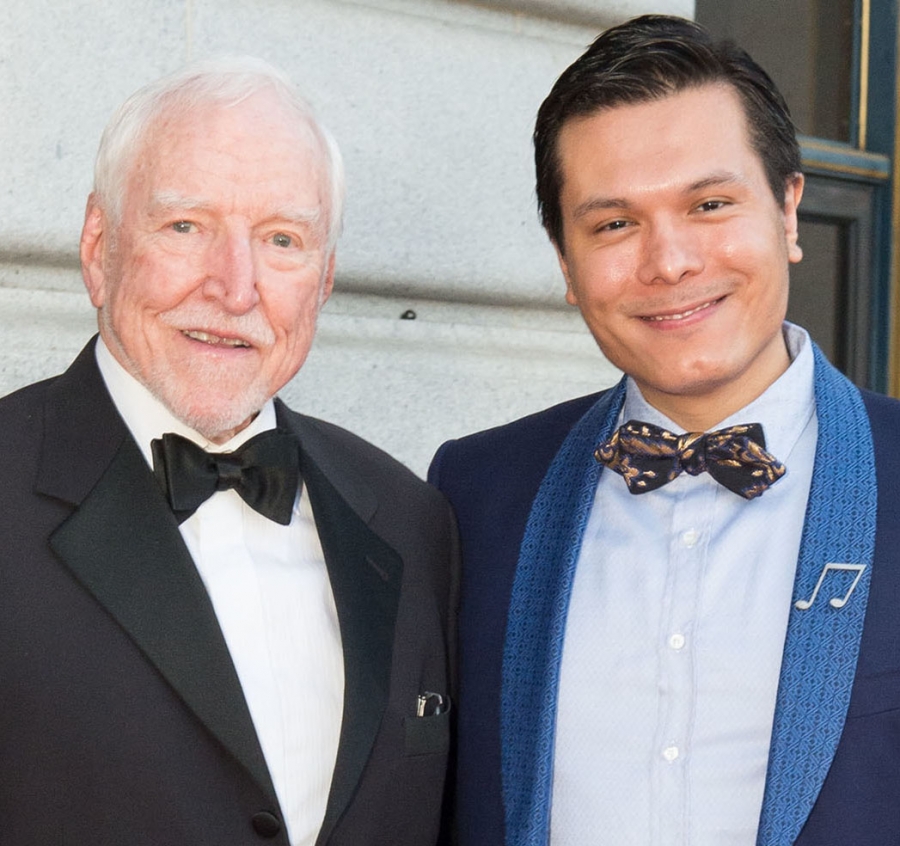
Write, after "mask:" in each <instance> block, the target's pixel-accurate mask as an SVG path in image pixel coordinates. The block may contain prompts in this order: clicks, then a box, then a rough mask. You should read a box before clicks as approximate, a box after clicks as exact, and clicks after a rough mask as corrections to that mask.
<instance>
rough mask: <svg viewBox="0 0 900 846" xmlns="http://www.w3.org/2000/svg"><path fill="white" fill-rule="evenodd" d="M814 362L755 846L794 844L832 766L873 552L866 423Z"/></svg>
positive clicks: (833, 375) (820, 361)
mask: <svg viewBox="0 0 900 846" xmlns="http://www.w3.org/2000/svg"><path fill="white" fill-rule="evenodd" d="M815 352H816V377H815V380H816V381H815V389H816V390H815V393H816V414H817V417H818V423H819V434H818V441H817V445H816V457H815V468H814V472H813V481H812V486H811V489H810V495H809V502H808V505H807V511H806V522H805V525H804V529H803V536H802V540H801V546H800V556H799V560H798V564H797V574H796V577H795V584H794V595H793V599H792V605H791V610H790V617H789V619H788V628H787V636H786V640H785V647H784V656H783V659H782V667H781V678H780V680H779V687H778V698H777V705H776V710H775V721H774V726H773V730H772V745H771V749H770V752H769V768H768V773H767V779H766V790H765V797H764V800H763V807H762V814H761V818H760V828H759V837H758V840H757V844H758V846H783V845H784V844H790V843H793V842H794V841H795V840H796V838H797V836H798V835H799V833H800V830H801V829H802V827H803V824H804V823H805V822H806V819H807V817H808V816H809V813H810V811H811V810H812V807H813V804H814V803H815V801H816V798H817V797H818V795H819V791H820V790H821V787H822V783H823V782H824V780H825V776H826V775H827V773H828V769H829V767H830V766H831V761H832V759H833V758H834V753H835V750H836V749H837V745H838V741H839V740H840V736H841V732H842V731H843V727H844V721H845V719H846V715H847V708H848V706H849V702H850V692H851V688H852V686H853V679H854V675H855V672H856V660H857V657H858V654H859V642H860V637H861V635H862V628H863V622H864V618H865V611H866V602H867V599H868V590H869V582H870V579H871V570H872V560H873V553H874V547H875V520H876V506H877V491H876V485H875V468H874V459H873V447H872V436H871V430H870V426H869V419H868V415H867V414H866V411H865V407H864V406H863V402H862V398H861V397H860V394H859V391H858V390H857V389H856V388H855V387H854V386H853V385H852V384H851V383H850V382H849V381H848V380H847V379H845V378H844V377H843V376H841V375H840V374H839V373H838V372H837V371H836V370H834V368H832V367H831V365H830V364H828V362H827V361H826V360H825V358H824V356H822V354H821V352H819V350H818V349H816V351H815ZM833 565H840V566H833Z"/></svg>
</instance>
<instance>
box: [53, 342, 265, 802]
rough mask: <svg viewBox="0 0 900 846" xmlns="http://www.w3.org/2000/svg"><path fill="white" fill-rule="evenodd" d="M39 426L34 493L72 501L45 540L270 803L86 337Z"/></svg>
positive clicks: (201, 592) (230, 680) (198, 602)
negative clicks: (40, 448)
mask: <svg viewBox="0 0 900 846" xmlns="http://www.w3.org/2000/svg"><path fill="white" fill-rule="evenodd" d="M45 428H46V437H45V446H44V451H43V455H42V462H43V463H42V469H41V471H40V473H39V478H38V488H39V491H40V492H42V493H45V494H48V495H50V496H55V497H57V498H60V499H64V500H67V501H69V502H71V503H72V504H73V505H75V506H76V508H75V510H74V511H73V513H72V514H71V515H70V516H69V518H68V519H67V520H65V521H64V522H63V523H62V524H61V525H60V526H59V527H58V528H57V529H56V531H55V532H54V533H53V534H52V535H51V538H50V545H51V548H52V549H53V550H54V552H56V554H57V555H58V556H59V558H60V559H61V560H62V561H63V562H64V564H65V565H66V566H67V567H68V568H69V569H70V570H71V571H72V573H73V574H74V575H75V576H76V578H77V579H78V580H79V581H80V582H81V584H82V585H83V586H84V587H85V588H86V589H87V590H88V591H89V592H90V593H91V594H92V595H93V596H94V597H95V599H96V600H97V601H98V602H99V603H100V605H102V606H103V607H104V608H105V609H106V611H107V612H108V613H109V614H110V615H111V616H112V617H113V618H114V619H115V620H116V622H117V623H118V624H119V625H120V626H121V627H122V628H123V629H124V630H125V631H126V632H127V633H128V635H129V636H130V637H131V639H132V640H133V641H134V642H135V643H136V644H137V646H138V647H139V648H140V649H141V651H142V652H143V653H144V655H145V656H146V658H147V659H148V660H149V661H150V662H151V663H152V664H153V665H154V666H155V667H156V668H157V670H158V671H159V672H160V673H161V675H162V676H163V677H164V678H165V679H166V681H167V682H168V683H169V684H170V685H171V686H172V688H174V690H175V691H176V692H177V693H178V695H179V696H180V697H181V698H182V700H183V701H184V702H185V704H186V705H187V706H188V707H189V708H190V709H191V710H192V711H193V712H194V714H195V715H196V716H197V718H198V719H199V720H200V722H201V723H203V724H204V725H205V726H206V728H207V729H208V730H209V731H210V732H211V733H212V734H213V735H214V736H215V737H216V738H217V739H218V740H219V742H220V743H221V744H222V745H223V746H224V747H225V749H227V750H228V752H229V753H230V754H231V755H232V756H233V757H234V758H235V759H236V760H237V761H238V762H239V763H240V764H242V765H243V766H244V767H245V768H246V770H247V771H248V772H249V773H250V775H251V776H252V777H253V778H254V779H255V780H256V781H257V782H258V784H259V785H260V786H261V787H262V788H263V789H264V790H265V791H266V792H267V794H268V795H269V796H270V797H271V798H272V802H273V805H274V806H277V803H276V800H275V794H274V790H273V787H272V783H271V779H270V777H269V773H268V769H267V768H266V764H265V760H264V758H263V756H262V752H261V750H260V747H259V743H258V741H257V738H256V733H255V731H254V729H253V723H252V720H251V718H250V714H249V711H248V709H247V706H246V703H245V700H244V696H243V692H242V690H241V686H240V683H239V681H238V678H237V674H236V672H235V670H234V666H233V664H232V662H231V657H230V655H229V653H228V649H227V647H226V645H225V641H224V639H223V637H222V633H221V630H220V628H219V625H218V622H217V620H216V616H215V612H214V610H213V608H212V604H211V603H210V600H209V597H208V595H207V593H206V590H205V588H204V586H203V583H202V581H201V579H200V576H199V575H198V573H197V570H196V568H195V567H194V564H193V561H192V559H191V557H190V554H189V553H188V550H187V548H186V546H185V545H184V542H183V541H182V538H181V535H180V533H179V531H178V527H177V524H176V522H175V519H174V517H173V516H172V514H171V512H170V511H169V509H168V507H167V506H166V504H165V500H164V498H163V495H162V492H161V491H160V490H159V488H158V486H157V484H156V482H155V480H154V478H153V475H152V473H151V471H150V469H149V467H148V466H147V464H146V462H145V461H144V458H143V456H142V455H141V453H140V451H139V449H138V447H137V445H136V444H135V443H134V441H133V439H132V438H131V436H130V435H129V434H128V432H127V430H126V428H125V426H124V423H123V422H122V420H121V418H119V416H118V414H117V413H116V411H115V408H114V406H113V404H112V402H111V400H110V398H109V396H108V394H107V393H106V390H105V387H104V386H103V383H102V380H101V378H100V376H99V373H98V371H97V369H96V365H95V363H94V358H93V345H92V344H91V345H89V347H88V348H87V349H86V350H85V351H84V352H83V353H82V355H81V356H80V357H79V359H78V360H76V362H75V363H74V364H73V365H72V367H71V368H70V369H69V371H67V373H66V374H64V375H63V376H61V377H60V378H59V380H58V381H57V384H55V385H54V387H53V390H52V392H51V395H50V397H49V399H48V404H47V409H46V417H45ZM82 435H83V437H82Z"/></svg>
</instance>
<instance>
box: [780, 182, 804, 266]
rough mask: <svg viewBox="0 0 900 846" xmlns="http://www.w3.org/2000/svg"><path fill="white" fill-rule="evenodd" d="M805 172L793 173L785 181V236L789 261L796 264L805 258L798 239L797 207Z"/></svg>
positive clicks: (801, 194) (801, 193)
mask: <svg viewBox="0 0 900 846" xmlns="http://www.w3.org/2000/svg"><path fill="white" fill-rule="evenodd" d="M803 184H804V179H803V174H802V173H792V174H791V175H790V176H789V177H788V178H787V179H786V180H785V183H784V236H785V238H786V239H787V249H788V261H790V262H793V263H794V264H796V263H797V262H798V261H800V259H802V258H803V250H802V249H801V248H800V244H799V243H798V241H797V238H798V232H797V225H798V221H797V207H798V206H799V205H800V198H801V197H802V196H803Z"/></svg>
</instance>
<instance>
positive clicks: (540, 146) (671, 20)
mask: <svg viewBox="0 0 900 846" xmlns="http://www.w3.org/2000/svg"><path fill="white" fill-rule="evenodd" d="M717 82H719V83H725V84H727V85H730V86H731V87H732V88H733V89H734V90H735V91H736V92H737V94H738V95H739V97H740V99H741V103H742V105H743V108H744V114H745V115H746V118H747V127H748V130H749V133H750V143H751V145H752V146H753V149H754V150H755V151H756V152H757V153H758V154H759V157H760V159H761V160H762V164H763V168H764V169H765V172H766V179H767V180H768V182H769V185H770V187H771V188H772V193H773V194H774V195H775V199H776V200H777V201H778V204H779V205H781V204H782V203H783V202H784V190H785V184H786V182H787V180H788V178H789V177H790V176H791V175H792V174H794V173H798V172H799V171H800V148H799V145H798V144H797V136H796V132H795V130H794V125H793V123H792V122H791V116H790V111H789V110H788V107H787V104H786V103H785V101H784V98H783V97H782V96H781V94H780V93H779V91H778V89H777V88H776V87H775V83H773V82H772V80H771V79H770V78H769V75H768V74H767V73H766V72H765V71H764V70H763V69H762V68H761V67H760V66H759V65H758V64H756V62H754V61H753V59H752V58H750V56H749V55H748V54H747V53H746V52H745V51H744V50H742V49H741V48H740V47H738V46H737V45H736V44H734V43H733V42H731V41H719V42H717V41H714V40H713V38H712V36H711V35H710V34H709V33H708V32H707V31H706V30H705V29H704V28H703V27H702V26H700V25H698V24H695V23H693V22H692V21H689V20H685V19H684V18H676V17H670V16H667V15H643V16H642V17H639V18H634V19H633V20H630V21H628V22H626V23H624V24H621V25H619V26H616V27H613V28H612V29H608V30H607V31H606V32H604V33H603V34H602V35H600V36H599V37H598V38H596V39H595V40H594V43H593V44H591V46H590V47H588V49H587V50H586V51H585V53H584V54H582V56H581V57H580V58H579V59H577V60H576V61H575V62H574V63H573V64H572V65H570V66H569V67H568V68H567V69H566V70H565V71H563V73H562V75H561V76H560V77H559V79H558V80H557V81H556V84H555V85H554V86H553V89H552V90H551V91H550V94H549V95H548V96H547V99H546V100H544V102H543V103H542V104H541V108H540V109H539V111H538V116H537V122H536V123H535V127H534V162H535V169H536V172H537V200H538V211H539V213H540V216H541V222H542V223H543V225H544V228H545V229H546V230H547V234H548V235H549V236H550V239H551V240H552V241H553V242H554V243H555V244H556V245H557V246H558V247H559V249H560V250H562V249H563V244H562V214H561V211H560V203H559V197H560V191H561V189H562V172H561V168H560V162H559V157H558V155H557V146H558V140H559V133H560V131H561V130H562V128H563V126H564V125H565V124H566V122H567V121H569V120H571V119H572V118H575V117H584V116H587V115H590V114H593V113H595V112H598V111H601V110H603V109H608V108H612V107H615V106H620V105H625V104H633V103H642V102H646V101H648V100H657V99H662V98H664V97H668V96H670V95H671V94H675V93H678V92H679V91H682V90H684V89H687V88H694V87H698V86H701V85H707V84H711V83H717Z"/></svg>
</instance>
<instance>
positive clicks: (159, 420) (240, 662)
mask: <svg viewBox="0 0 900 846" xmlns="http://www.w3.org/2000/svg"><path fill="white" fill-rule="evenodd" d="M97 364H98V366H99V368H100V373H101V374H102V376H103V379H104V381H105V383H106V386H107V389H108V390H109V392H110V394H111V395H112V398H113V402H114V403H115V404H116V408H117V409H118V411H119V414H120V415H121V416H122V417H123V419H124V420H125V423H126V425H127V426H128V428H129V429H130V431H131V434H132V435H133V437H134V439H135V440H136V441H137V444H138V446H139V447H140V449H141V452H142V453H143V455H144V458H145V459H146V460H147V463H148V464H149V465H150V466H151V467H152V466H153V458H152V452H151V448H150V442H151V441H152V440H153V439H154V438H158V437H160V436H162V435H163V434H164V433H166V432H175V433H177V434H179V435H182V436H184V437H186V438H189V439H190V440H192V441H194V442H195V443H197V444H199V445H200V446H201V447H203V448H204V449H206V450H208V451H209V452H229V451H232V450H234V449H236V448H237V447H239V446H240V445H241V444H242V443H244V442H245V441H247V440H249V439H250V438H252V437H253V436H254V435H258V434H259V433H260V432H264V431H266V430H268V429H274V428H275V425H276V421H275V408H274V404H273V403H272V401H271V400H270V401H269V402H268V403H266V405H265V406H264V407H263V409H262V410H261V411H260V413H259V415H258V416H257V417H256V418H255V419H254V420H253V422H252V423H251V424H250V425H249V426H248V427H247V428H246V429H244V430H243V431H241V432H239V433H238V434H237V435H235V437H234V438H232V439H231V440H230V441H228V443H225V444H222V445H217V444H213V443H210V442H209V441H208V440H206V439H205V438H204V437H203V436H202V435H199V434H198V433H197V432H195V431H193V430H192V429H190V428H188V427H187V426H185V424H183V423H182V422H181V421H179V420H178V419H176V418H175V417H174V416H173V415H172V414H171V412H169V410H168V409H167V408H166V407H165V406H163V404H162V403H160V402H159V400H157V399H156V398H155V397H154V396H153V395H152V394H151V393H150V392H149V391H148V390H147V389H146V388H145V387H144V386H143V385H142V384H141V383H139V382H138V381H137V380H136V379H134V377H132V376H131V375H130V374H129V373H128V372H127V371H125V369H124V368H123V367H122V366H121V365H120V364H119V363H118V362H117V361H116V360H115V359H114V358H113V356H112V354H111V353H110V352H109V350H108V349H107V348H106V346H105V345H104V344H103V342H102V340H98V343H97ZM180 530H181V536H182V537H183V538H184V542H185V544H186V545H187V548H188V550H189V551H190V553H191V557H192V558H193V560H194V563H195V565H196V567H197V570H198V572H199V573H200V576H201V578H202V579H203V583H204V584H205V586H206V590H207V592H208V593H209V596H210V599H211V600H212V604H213V607H214V609H215V612H216V617H217V618H218V621H219V626H220V628H221V629H222V633H223V635H224V637H225V642H226V643H227V645H228V650H229V652H230V653H231V659H232V661H233V662H234V666H235V669H236V670H237V674H238V678H239V679H240V682H241V687H242V688H243V691H244V697H245V699H246V701H247V705H248V707H249V710H250V714H251V716H252V718H253V724H254V726H255V728H256V733H257V736H258V737H259V742H260V745H261V747H262V751H263V754H264V755H265V759H266V764H267V765H268V768H269V773H270V774H271V776H272V781H273V783H274V785H275V791H276V793H277V795H278V801H279V803H280V804H281V809H282V813H283V816H284V823H285V825H286V827H287V831H288V834H289V838H290V842H291V844H292V846H313V844H314V843H315V841H316V837H317V835H318V833H319V829H320V827H321V825H322V820H323V818H324V816H325V806H326V803H327V800H328V791H329V789H330V787H331V777H332V774H333V771H334V763H335V759H336V756H337V747H338V738H339V735H340V729H341V714H342V710H343V703H344V659H343V652H342V650H341V637H340V630H339V627H338V617H337V610H336V608H335V604H334V596H333V594H332V591H331V583H330V581H329V579H328V572H327V570H326V568H325V560H324V556H323V554H322V547H321V544H320V543H319V536H318V533H317V531H316V526H315V522H314V520H313V515H312V510H311V508H310V505H309V498H308V497H306V496H304V495H303V488H302V486H301V490H300V492H299V495H298V499H297V501H296V502H295V504H294V513H293V517H292V519H291V523H290V525H288V526H281V525H279V524H278V523H275V522H273V521H272V520H268V519H267V518H265V517H263V516H262V515H261V514H258V513H257V512H256V511H254V510H253V509H252V508H250V507H249V506H248V505H247V504H246V503H245V502H244V501H243V500H242V499H241V498H240V496H238V494H237V493H235V491H233V490H227V491H219V492H216V493H215V494H213V495H212V496H211V497H210V498H209V499H208V500H207V501H206V502H205V503H203V505H201V506H200V508H198V509H197V511H196V512H195V513H194V514H193V515H191V517H189V518H188V519H187V520H185V521H184V522H183V523H182V524H181V526H180Z"/></svg>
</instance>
